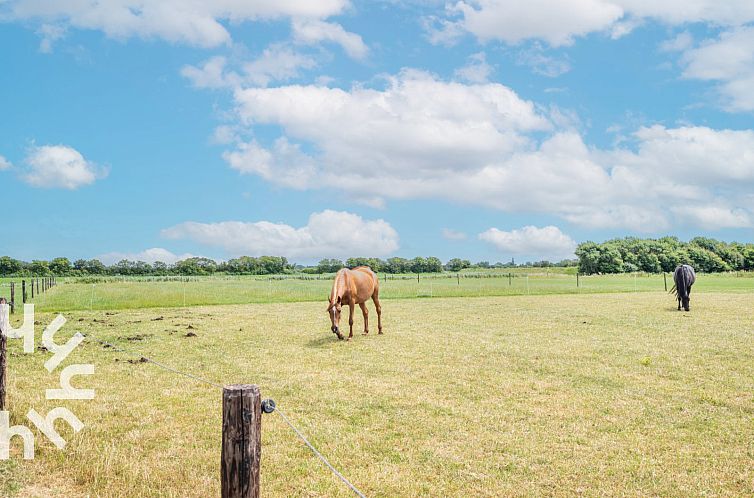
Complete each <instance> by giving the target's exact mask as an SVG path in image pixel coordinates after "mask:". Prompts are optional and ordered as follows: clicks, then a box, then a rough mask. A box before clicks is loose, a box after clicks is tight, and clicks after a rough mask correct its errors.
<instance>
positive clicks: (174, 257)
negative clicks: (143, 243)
mask: <svg viewBox="0 0 754 498" xmlns="http://www.w3.org/2000/svg"><path fill="white" fill-rule="evenodd" d="M193 257H195V256H194V255H193V254H189V253H186V254H180V255H178V254H173V253H172V252H170V251H168V250H167V249H163V248H161V247H153V248H151V249H146V250H144V251H141V252H136V253H133V252H108V253H106V254H102V255H100V256H97V258H96V259H98V260H100V261H102V262H103V263H104V264H106V265H112V264H114V263H117V262H118V261H122V260H124V259H127V260H129V261H143V262H145V263H149V264H152V263H154V262H156V261H162V262H163V263H167V264H169V265H172V264H173V263H175V262H177V261H182V260H184V259H188V258H193Z"/></svg>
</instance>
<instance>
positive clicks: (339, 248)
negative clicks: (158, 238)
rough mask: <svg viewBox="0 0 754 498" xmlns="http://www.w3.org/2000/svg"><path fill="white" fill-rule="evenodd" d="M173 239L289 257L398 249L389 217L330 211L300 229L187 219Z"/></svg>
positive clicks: (232, 251) (315, 215) (262, 223)
mask: <svg viewBox="0 0 754 498" xmlns="http://www.w3.org/2000/svg"><path fill="white" fill-rule="evenodd" d="M162 235H163V236H164V237H167V238H169V239H189V240H192V241H194V242H197V243H199V244H202V245H206V246H212V247H221V248H223V249H224V250H225V251H227V252H228V253H229V254H231V255H250V256H262V255H270V254H274V255H281V256H285V257H288V258H306V259H316V258H323V257H328V258H330V257H348V256H354V255H360V256H369V257H371V256H386V255H388V254H391V253H392V252H394V251H396V250H397V249H398V247H399V246H398V233H397V232H396V231H395V230H394V229H393V227H392V226H390V224H389V223H387V222H386V221H384V220H381V219H378V220H365V219H363V218H362V217H361V216H358V215H356V214H352V213H347V212H343V211H332V210H325V211H322V212H320V213H313V214H312V215H311V216H310V217H309V221H308V223H307V224H306V226H303V227H300V228H296V227H293V226H290V225H286V224H281V223H271V222H269V221H257V222H241V221H224V222H219V223H198V222H193V221H189V222H185V223H181V224H179V225H176V226H173V227H170V228H166V229H165V230H163V231H162Z"/></svg>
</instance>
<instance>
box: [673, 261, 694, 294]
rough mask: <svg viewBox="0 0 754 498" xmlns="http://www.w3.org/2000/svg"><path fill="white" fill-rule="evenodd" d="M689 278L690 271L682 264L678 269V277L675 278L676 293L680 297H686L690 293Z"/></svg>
mask: <svg viewBox="0 0 754 498" xmlns="http://www.w3.org/2000/svg"><path fill="white" fill-rule="evenodd" d="M689 280H691V279H690V278H689V275H688V271H686V268H685V267H683V266H681V267H680V268H679V269H678V278H677V279H675V285H676V287H677V290H676V295H677V296H678V297H679V298H685V297H688V295H689V290H688V289H689Z"/></svg>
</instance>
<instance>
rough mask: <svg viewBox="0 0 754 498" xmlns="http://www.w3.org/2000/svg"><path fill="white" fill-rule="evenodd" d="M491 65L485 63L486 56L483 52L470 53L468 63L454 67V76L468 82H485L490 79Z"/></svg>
mask: <svg viewBox="0 0 754 498" xmlns="http://www.w3.org/2000/svg"><path fill="white" fill-rule="evenodd" d="M492 71H493V67H492V66H491V65H489V64H488V63H487V56H486V55H485V54H484V52H478V53H476V54H472V55H471V56H470V57H469V60H468V63H467V64H466V65H465V66H463V67H460V68H458V69H456V71H455V73H454V74H455V75H456V78H459V79H461V80H464V81H468V82H470V83H486V82H487V81H488V80H489V79H490V75H491V74H492Z"/></svg>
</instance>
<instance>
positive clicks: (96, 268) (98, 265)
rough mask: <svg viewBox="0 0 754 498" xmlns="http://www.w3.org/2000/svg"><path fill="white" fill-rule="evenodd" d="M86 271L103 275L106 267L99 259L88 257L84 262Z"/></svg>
mask: <svg viewBox="0 0 754 498" xmlns="http://www.w3.org/2000/svg"><path fill="white" fill-rule="evenodd" d="M85 269H86V272H87V273H88V274H90V275H105V274H106V273H107V267H106V266H105V265H104V264H102V261H100V260H99V259H90V260H89V261H87V262H86V266H85Z"/></svg>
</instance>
